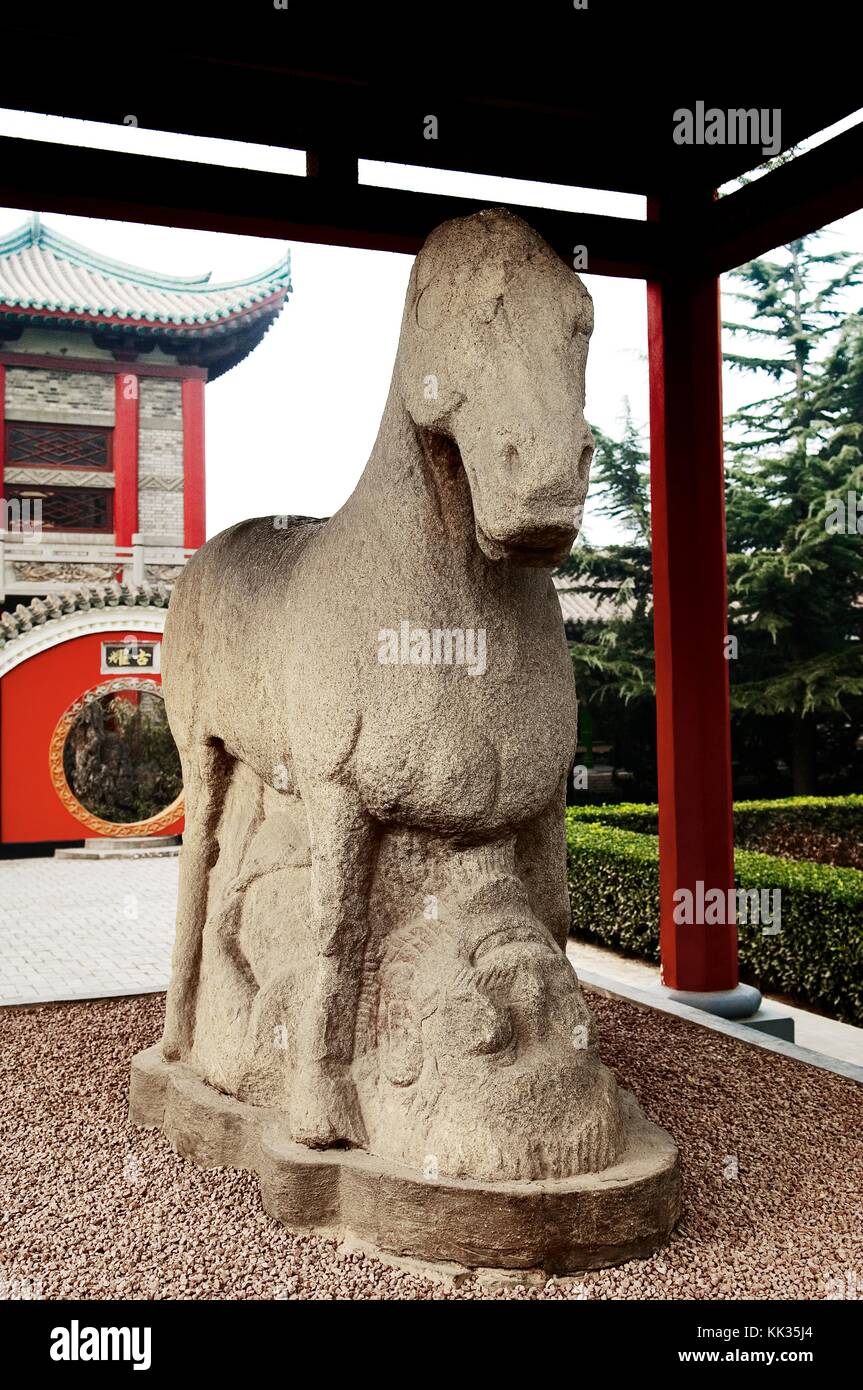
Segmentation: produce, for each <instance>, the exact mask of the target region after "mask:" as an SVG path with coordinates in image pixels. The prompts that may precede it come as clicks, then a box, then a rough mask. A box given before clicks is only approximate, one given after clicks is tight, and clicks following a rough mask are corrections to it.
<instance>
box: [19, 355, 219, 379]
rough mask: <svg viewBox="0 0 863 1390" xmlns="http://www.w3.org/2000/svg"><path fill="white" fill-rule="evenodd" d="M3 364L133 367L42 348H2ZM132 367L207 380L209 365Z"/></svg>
mask: <svg viewBox="0 0 863 1390" xmlns="http://www.w3.org/2000/svg"><path fill="white" fill-rule="evenodd" d="M0 366H6V367H37V368H38V367H46V368H49V369H51V370H60V371H67V372H109V373H112V374H113V375H114V376H117V375H118V374H120V373H125V372H128V371H129V370H130V363H128V362H103V361H96V360H91V359H90V358H89V357H49V356H48V355H47V354H45V353H39V352H33V353H30V352H0ZM131 370H133V371H134V373H135V375H136V376H162V377H176V378H183V377H194V378H196V379H197V380H199V381H206V380H207V369H206V367H163V366H158V365H157V366H154V365H152V364H150V363H147V362H135V363H134V364H132V365H131Z"/></svg>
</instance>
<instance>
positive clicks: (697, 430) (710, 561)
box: [647, 266, 738, 991]
mask: <svg viewBox="0 0 863 1390" xmlns="http://www.w3.org/2000/svg"><path fill="white" fill-rule="evenodd" d="M647 295H648V299H647V305H648V341H649V354H650V462H651V499H652V502H651V505H652V530H653V581H654V641H655V652H656V709H657V756H658V777H659V866H660V948H661V954H662V979H663V983H664V984H665V985H667V986H669V987H670V988H671V989H678V990H680V989H682V990H697V991H708V990H724V989H732V988H734V986H735V985H736V984H737V981H738V975H737V927H736V923H735V922H734V920H733V918H732V921H731V922H730V923H727V924H720V925H697V924H694V923H693V924H692V925H685V924H678V923H676V922H675V921H674V908H675V898H674V894H675V891H676V890H677V889H689V890H690V891H691V892H692V893H693V895H695V893H696V885H697V883H698V882H699V881H700V882H701V883H702V884H703V885H704V891H705V892H707V891H708V890H709V889H711V888H719V889H721V890H722V891H723V892H724V893H725V895H726V901H727V891H728V889H729V888H731V887H733V885H734V851H733V828H732V794H731V732H730V724H729V694H728V662H727V660H726V659H725V655H724V638H725V634H726V631H727V614H728V605H727V589H726V567H725V497H724V486H723V484H724V478H723V463H722V392H721V368H722V356H721V347H720V318H719V282H718V280H717V279H716V278H715V277H714V276H707V275H699V274H696V273H690V272H688V271H686V270H674V268H673V266H672V268H671V270H670V272H669V273H668V274H667V275H666V276H665V278H663V279H662V280H660V281H656V282H652V283H649V284H648V287H647Z"/></svg>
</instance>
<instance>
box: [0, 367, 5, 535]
mask: <svg viewBox="0 0 863 1390" xmlns="http://www.w3.org/2000/svg"><path fill="white" fill-rule="evenodd" d="M5 469H6V368H5V367H4V365H3V363H2V362H0V497H2V498H4V499H5V497H6V494H5V492H4V486H5V481H4V480H5V476H6V474H5ZM0 521H2V522H4V523H5V521H6V517H5V515H4V516H2V517H0Z"/></svg>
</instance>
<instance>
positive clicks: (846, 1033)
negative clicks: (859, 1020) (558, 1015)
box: [567, 940, 863, 1066]
mask: <svg viewBox="0 0 863 1390" xmlns="http://www.w3.org/2000/svg"><path fill="white" fill-rule="evenodd" d="M567 955H568V956H569V958H570V960H571V961H572V963H573V965H574V966H575V969H576V971H578V969H579V968H581V969H582V970H589V971H591V972H592V973H593V974H595V975H605V976H606V977H607V978H608V979H610V980H617V981H619V982H620V983H622V984H628V985H632V986H634V987H635V989H647V990H651V989H655V988H656V987H657V985H658V984H659V967H658V966H656V965H649V964H647V963H646V962H645V961H641V960H632V959H630V958H629V957H628V956H618V955H617V954H616V953H615V952H614V951H609V950H607V949H606V948H605V947H604V946H593V945H591V944H590V943H588V942H585V941H573V940H570V942H569V945H568V947H567ZM764 1002H765V1003H768V1004H775V1005H776V1007H777V1008H778V1009H781V1010H782V1012H783V1013H784V1014H790V1015H791V1017H792V1018H793V1019H794V1041H795V1043H797V1045H798V1047H808V1048H811V1049H812V1051H813V1052H823V1053H824V1054H825V1056H827V1057H836V1058H838V1059H839V1060H840V1061H842V1062H853V1063H854V1064H855V1065H856V1066H863V1028H852V1027H851V1025H850V1024H848V1023H836V1022H835V1021H834V1020H833V1019H832V1018H824V1017H823V1016H822V1015H821V1014H813V1013H810V1012H809V1011H808V1010H807V1009H798V1008H796V1007H794V1006H792V1005H791V1004H786V1002H785V1000H784V999H782V1000H779V999H775V998H773V996H772V995H765V1001H764Z"/></svg>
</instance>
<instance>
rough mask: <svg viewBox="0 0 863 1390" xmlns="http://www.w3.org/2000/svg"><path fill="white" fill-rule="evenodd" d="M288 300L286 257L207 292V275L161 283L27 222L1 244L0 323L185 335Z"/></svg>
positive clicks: (155, 275)
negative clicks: (68, 322)
mask: <svg viewBox="0 0 863 1390" xmlns="http://www.w3.org/2000/svg"><path fill="white" fill-rule="evenodd" d="M290 292H291V257H290V252H289V251H286V253H285V255H284V256H283V257H282V259H281V260H280V261H278V262H277V263H276V265H274V266H271V267H270V269H268V270H264V271H261V272H260V273H259V274H257V275H251V276H249V277H248V278H247V279H245V280H232V281H228V282H226V283H224V284H219V285H212V284H210V276H209V273H208V274H206V275H191V276H178V275H162V274H161V273H159V272H157V271H150V270H144V269H141V268H140V267H139V266H133V265H126V264H124V263H123V262H121V261H115V260H112V259H110V258H109V257H107V256H102V255H100V254H99V253H98V252H95V251H90V250H88V249H87V247H85V246H79V245H78V243H77V242H74V241H70V240H69V239H68V238H66V237H64V236H60V234H59V233H58V232H55V231H52V230H51V228H50V227H46V226H44V225H43V224H42V222H41V219H40V217H39V215H38V214H34V215H33V216H32V217H31V218H30V219H29V220H28V221H27V222H25V223H24V224H23V226H21V227H17V228H16V229H15V230H14V231H12V232H10V233H9V234H8V235H7V236H6V237H3V238H0V316H2V317H3V318H4V319H5V320H6V321H7V322H8V321H9V320H10V319H12V318H20V317H22V316H23V317H25V318H30V319H32V320H36V319H44V318H45V317H50V318H52V320H54V321H56V319H57V318H60V317H62V318H64V319H65V318H67V317H68V316H72V317H75V316H77V315H85V316H86V318H87V320H88V321H90V322H92V320H94V319H95V320H97V321H99V320H101V321H103V322H106V323H110V324H111V325H116V324H117V321H118V320H120V321H121V322H122V324H123V325H124V326H128V327H129V328H132V329H134V328H137V327H139V326H140V327H146V326H148V325H153V326H159V327H160V328H161V329H162V330H163V332H164V331H167V333H168V334H170V333H171V331H172V330H174V331H176V332H178V333H187V332H189V330H194V329H195V328H197V329H199V330H204V332H206V331H207V330H208V329H209V330H212V329H216V330H219V329H221V328H224V327H225V326H227V325H228V324H229V323H230V322H232V321H233V322H235V323H238V326H239V325H240V324H242V323H243V321H244V320H246V321H248V319H249V318H251V317H256V316H257V311H259V310H261V309H263V308H264V307H265V308H266V310H267V311H269V313H270V316H271V317H272V316H273V312H275V313H278V312H279V310H280V309H281V308H282V306H283V304H284V301H285V298H286V296H287V295H288V294H290Z"/></svg>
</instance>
